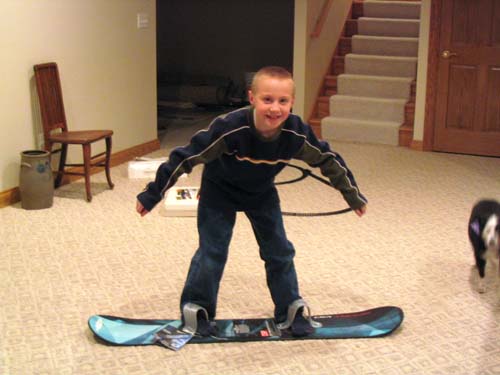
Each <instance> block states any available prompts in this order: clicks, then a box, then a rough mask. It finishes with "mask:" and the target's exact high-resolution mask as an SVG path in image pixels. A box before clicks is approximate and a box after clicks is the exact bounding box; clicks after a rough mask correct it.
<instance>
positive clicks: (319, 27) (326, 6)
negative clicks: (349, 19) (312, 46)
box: [311, 0, 333, 38]
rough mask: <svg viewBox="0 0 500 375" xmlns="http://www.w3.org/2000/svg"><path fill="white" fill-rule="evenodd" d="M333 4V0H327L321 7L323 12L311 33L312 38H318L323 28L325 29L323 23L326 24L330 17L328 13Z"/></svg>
mask: <svg viewBox="0 0 500 375" xmlns="http://www.w3.org/2000/svg"><path fill="white" fill-rule="evenodd" d="M332 4H333V0H325V1H324V2H323V7H322V8H321V13H320V14H319V16H318V19H317V20H316V25H315V26H314V30H313V32H312V33H311V38H317V37H319V36H320V35H321V30H323V25H324V24H325V21H326V18H327V17H328V13H329V12H330V8H331V6H332Z"/></svg>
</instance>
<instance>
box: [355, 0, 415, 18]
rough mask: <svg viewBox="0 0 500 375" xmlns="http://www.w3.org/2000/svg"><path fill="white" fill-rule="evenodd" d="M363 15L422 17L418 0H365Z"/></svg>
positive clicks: (376, 16)
mask: <svg viewBox="0 0 500 375" xmlns="http://www.w3.org/2000/svg"><path fill="white" fill-rule="evenodd" d="M363 16H365V17H375V18H413V19H419V18H420V2H419V1H418V2H417V1H380V0H378V1H373V0H365V1H364V2H363Z"/></svg>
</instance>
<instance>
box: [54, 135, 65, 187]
mask: <svg viewBox="0 0 500 375" xmlns="http://www.w3.org/2000/svg"><path fill="white" fill-rule="evenodd" d="M50 148H51V149H52V145H51V146H50ZM67 154H68V145H67V144H61V156H60V159H59V169H58V170H57V177H56V180H55V182H54V187H56V188H58V187H59V186H61V182H62V178H63V176H64V166H65V165H66V155H67Z"/></svg>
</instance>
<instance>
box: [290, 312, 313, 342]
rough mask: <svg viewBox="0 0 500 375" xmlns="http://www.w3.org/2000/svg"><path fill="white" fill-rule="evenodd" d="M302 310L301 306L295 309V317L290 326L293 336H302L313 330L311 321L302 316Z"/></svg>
mask: <svg viewBox="0 0 500 375" xmlns="http://www.w3.org/2000/svg"><path fill="white" fill-rule="evenodd" d="M303 312H304V308H303V307H302V308H300V309H299V310H297V314H296V315H295V319H294V320H293V322H292V326H291V327H290V328H291V330H292V335H293V336H296V337H302V336H307V335H310V334H311V333H313V332H314V328H313V327H312V326H311V322H310V321H309V320H307V319H306V318H304V315H303Z"/></svg>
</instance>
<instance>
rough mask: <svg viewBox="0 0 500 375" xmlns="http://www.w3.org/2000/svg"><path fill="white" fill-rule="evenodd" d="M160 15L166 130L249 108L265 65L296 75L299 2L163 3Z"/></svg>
mask: <svg viewBox="0 0 500 375" xmlns="http://www.w3.org/2000/svg"><path fill="white" fill-rule="evenodd" d="M156 14H157V46H156V49H157V80H158V104H159V105H158V113H159V119H158V126H159V130H160V131H161V130H162V128H164V127H171V126H176V125H175V124H176V123H179V124H184V125H185V124H186V121H188V122H189V121H190V119H192V120H193V121H199V120H200V119H201V121H203V122H207V121H208V122H209V119H210V118H213V117H214V116H215V115H217V114H218V113H220V112H221V111H227V110H230V109H231V108H234V107H235V106H241V105H244V104H245V100H246V84H247V81H248V79H249V77H251V73H252V72H255V71H256V70H258V69H259V68H261V67H262V66H265V65H280V66H283V67H285V68H287V69H289V70H290V71H292V62H293V22H294V0H273V1H268V0H256V1H243V0H217V1H207V0H168V1H162V0H157V1H156ZM207 113H208V115H207ZM211 114H214V116H211ZM176 116H179V117H180V118H181V121H179V122H177V121H176ZM207 125H208V123H207Z"/></svg>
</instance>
